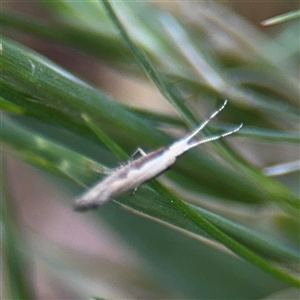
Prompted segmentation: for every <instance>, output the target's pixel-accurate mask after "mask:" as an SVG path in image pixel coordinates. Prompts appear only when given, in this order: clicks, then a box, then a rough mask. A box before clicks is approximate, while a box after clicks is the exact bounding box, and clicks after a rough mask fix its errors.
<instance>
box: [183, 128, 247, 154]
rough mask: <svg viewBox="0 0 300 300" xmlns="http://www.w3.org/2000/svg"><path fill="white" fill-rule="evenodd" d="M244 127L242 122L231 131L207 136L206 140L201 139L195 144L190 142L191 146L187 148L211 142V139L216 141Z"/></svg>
mask: <svg viewBox="0 0 300 300" xmlns="http://www.w3.org/2000/svg"><path fill="white" fill-rule="evenodd" d="M242 127H243V123H241V124H240V125H239V126H238V127H237V128H235V129H233V130H231V131H227V132H224V133H222V134H219V135H215V136H212V137H209V138H206V139H204V140H200V141H198V142H195V143H193V144H189V147H188V148H187V150H188V149H191V148H193V147H196V146H199V145H201V144H205V143H208V142H211V141H215V140H218V139H221V138H223V137H225V136H228V135H231V134H233V133H235V132H237V131H239V130H240V129H241V128H242Z"/></svg>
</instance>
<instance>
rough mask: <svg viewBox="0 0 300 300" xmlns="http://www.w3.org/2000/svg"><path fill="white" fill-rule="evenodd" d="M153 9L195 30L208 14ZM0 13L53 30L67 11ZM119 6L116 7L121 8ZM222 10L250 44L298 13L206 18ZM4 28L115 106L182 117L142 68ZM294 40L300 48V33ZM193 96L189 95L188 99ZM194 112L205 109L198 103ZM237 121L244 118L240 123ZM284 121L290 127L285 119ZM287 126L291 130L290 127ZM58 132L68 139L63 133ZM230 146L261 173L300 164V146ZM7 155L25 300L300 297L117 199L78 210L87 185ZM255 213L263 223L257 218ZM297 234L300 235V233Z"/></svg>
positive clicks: (255, 11) (291, 181)
mask: <svg viewBox="0 0 300 300" xmlns="http://www.w3.org/2000/svg"><path fill="white" fill-rule="evenodd" d="M62 3H63V2H62ZM66 3H67V2H66ZM82 3H83V4H84V2H82ZM142 4H143V3H142ZM148 4H149V5H150V6H155V7H156V9H158V10H162V11H166V12H170V14H171V15H173V16H175V17H176V18H179V19H180V20H181V21H182V22H183V23H184V22H186V23H187V24H188V25H189V26H193V25H192V24H195V23H197V22H198V21H199V23H201V21H200V20H197V16H198V15H197V12H198V10H201V9H202V8H201V3H200V2H192V1H191V2H189V1H181V2H180V1H179V2H176V3H171V2H170V3H169V2H162V3H159V2H151V1H148ZM134 5H135V4H134V3H133V4H131V8H133V9H134ZM1 6H2V7H1V10H2V13H4V14H5V15H9V16H12V17H16V18H18V16H22V17H28V18H29V19H31V20H35V18H37V19H39V20H45V24H51V23H52V24H55V23H56V20H55V18H56V17H55V16H56V14H57V16H59V15H60V16H62V11H63V8H62V6H57V7H55V2H54V4H53V5H48V4H45V3H43V2H42V1H41V2H39V1H36V2H32V1H22V2H13V1H11V2H2V5H1ZM114 7H115V9H116V10H118V4H117V3H116V4H115V5H114ZM223 8H224V11H226V13H228V12H230V14H232V16H234V17H236V18H237V21H239V20H241V24H242V25H243V28H242V29H243V30H244V29H245V26H246V27H247V26H249V39H250V36H253V34H255V33H256V32H259V35H260V36H259V38H257V37H253V38H254V39H256V38H257V39H261V38H265V37H266V40H268V41H269V40H271V39H272V38H273V37H274V36H278V35H279V33H282V31H284V30H285V27H284V26H285V25H284V24H279V25H277V26H273V27H263V26H261V24H260V22H262V21H263V20H265V19H268V18H270V17H273V16H276V15H280V14H283V13H286V12H290V11H293V10H296V9H298V8H299V2H298V1H259V2H258V1H222V5H221V4H218V5H216V6H215V7H214V6H212V7H206V8H205V9H206V10H207V14H211V15H214V13H218V14H221V13H222V9H223ZM59 9H61V11H59ZM138 9H140V6H139V8H138ZM214 9H216V10H218V12H217V11H214ZM117 12H118V11H117ZM203 22H204V21H203ZM220 22H222V20H221V19H220ZM202 26H204V25H203V24H202ZM2 29H3V30H2V31H3V34H4V35H5V36H8V37H10V38H12V39H14V40H16V41H18V42H20V43H21V44H23V45H26V46H27V47H29V48H31V49H33V50H35V51H36V52H38V53H40V54H42V55H43V56H45V57H47V58H49V59H50V60H52V61H54V62H55V63H57V64H58V65H60V66H61V67H63V68H64V69H66V70H67V71H69V72H70V73H72V74H74V75H76V76H78V77H79V78H81V79H83V80H84V81H86V82H88V83H90V84H92V85H94V86H96V87H97V88H99V89H100V90H102V91H104V92H105V93H107V94H108V95H110V96H111V97H112V98H113V99H115V101H117V102H119V103H122V104H124V105H128V106H130V107H131V108H135V109H137V110H139V109H142V110H145V111H152V112H153V113H154V114H155V113H157V114H162V115H165V116H169V117H171V118H178V113H177V112H176V110H175V109H174V107H172V106H171V104H170V103H168V102H167V101H165V100H164V96H163V95H162V94H161V93H160V92H159V91H158V89H157V88H156V87H154V85H153V84H152V83H150V82H149V80H148V79H147V78H146V77H145V76H141V75H140V71H136V69H138V68H137V66H134V67H132V66H130V67H129V69H130V68H132V69H134V72H131V73H130V72H128V70H127V69H126V67H124V65H122V63H120V64H119V65H118V62H115V63H114V62H112V61H111V60H109V59H107V58H106V57H105V58H104V59H101V57H97V56H96V55H92V54H91V53H89V52H88V51H81V50H80V49H79V48H77V49H76V48H75V47H72V46H71V45H66V44H64V43H60V42H59V41H53V40H51V39H50V38H49V39H47V38H40V37H39V36H38V34H32V33H30V32H27V31H26V30H25V31H24V30H20V29H19V28H14V27H13V26H3V28H2ZM195 32H196V29H195ZM298 33H299V32H298ZM208 34H209V32H208ZM251 38H252V37H251ZM294 38H295V39H298V42H299V35H298V37H294ZM222 42H224V43H225V44H226V40H225V41H220V44H222ZM207 43H208V44H210V46H207V49H209V47H211V43H213V42H212V41H211V40H209V39H208V40H207ZM220 44H219V46H220ZM215 46H216V47H217V43H216V44H215ZM174 47H176V45H174ZM220 47H221V46H220ZM228 48H229V49H230V46H228ZM220 52H222V51H220ZM225 54H226V53H225V52H224V55H225ZM229 63H230V62H229ZM245 68H247V66H246V65H245ZM129 74H130V75H129ZM187 96H190V95H188V93H187ZM192 97H193V95H192ZM229 100H230V99H229ZM204 103H206V105H204V104H203V107H204V108H203V110H202V109H201V111H200V110H199V109H198V110H197V109H196V112H197V113H198V112H199V113H200V112H201V116H202V117H205V116H207V115H209V113H210V112H211V111H212V110H213V108H214V106H212V105H211V104H210V102H209V101H206V102H204ZM194 105H195V106H194V107H197V106H199V102H197V103H196V104H194ZM201 105H202V103H201ZM229 105H230V101H229ZM197 113H196V115H197ZM279 119H280V118H279ZM241 121H242V120H241ZM255 121H258V124H259V123H260V124H261V120H259V119H258V120H253V124H254V125H255ZM229 122H230V123H239V122H240V120H239V119H238V117H235V119H233V120H230V121H229ZM280 122H281V123H280V124H284V121H282V120H280ZM282 122H283V123H282ZM253 124H252V125H253ZM284 126H286V128H288V129H293V128H292V126H291V125H288V124H285V125H284ZM180 132H182V131H180ZM57 134H58V135H59V134H61V132H60V131H59V130H58V131H57ZM63 137H64V135H63V134H62V138H63ZM233 140H234V139H233ZM237 140H238V139H237ZM75 142H76V141H74V143H75ZM232 144H233V145H234V146H235V147H236V149H238V150H240V151H242V152H243V156H244V157H245V158H247V159H248V160H249V161H250V162H251V163H252V164H254V165H255V166H257V167H258V168H261V169H263V168H265V167H268V166H270V165H273V164H277V163H281V162H284V161H296V160H297V159H299V149H298V147H297V145H296V146H295V145H294V144H284V145H282V144H279V145H276V144H272V145H271V148H272V153H270V144H268V143H266V144H264V143H262V142H255V141H254V140H246V138H244V139H243V143H238V141H237V142H236V143H234V141H233V142H232ZM81 146H82V148H84V145H81ZM141 146H143V145H133V146H132V147H133V148H136V147H141ZM162 146H164V145H162ZM132 150H134V149H132ZM9 152H10V150H8V148H4V150H3V152H2V165H3V169H4V170H3V171H2V177H4V178H3V179H2V180H3V183H2V185H5V189H6V190H8V191H9V197H8V199H9V201H10V202H11V204H9V205H8V208H7V211H8V212H9V214H8V215H9V216H11V217H13V218H14V225H13V226H12V234H13V235H14V236H15V237H17V239H18V246H17V251H19V252H21V253H22V255H21V256H20V261H19V262H18V261H16V264H17V265H18V266H19V267H20V266H21V268H22V269H23V272H25V273H26V276H25V277H24V278H23V279H22V280H23V282H24V290H27V291H26V292H24V294H26V293H28V294H29V295H31V296H33V297H35V299H88V298H91V297H99V298H100V297H103V298H108V299H297V297H298V296H299V294H298V292H297V291H296V290H293V289H290V288H289V287H288V286H287V285H286V284H284V283H283V282H280V281H278V280H276V279H274V278H273V277H271V276H270V275H267V274H265V273H263V272H262V271H261V270H260V269H258V268H257V267H255V266H253V265H251V264H250V263H248V262H245V261H242V260H240V259H237V258H236V257H235V256H233V255H231V254H228V253H227V252H226V251H225V250H224V249H223V250H221V251H220V250H219V249H218V247H219V246H218V247H217V246H216V245H214V246H213V247H211V245H210V244H209V243H208V241H207V240H205V241H204V242H203V241H202V242H201V241H199V237H195V236H188V235H185V234H183V233H182V232H180V230H174V228H172V226H164V225H162V224H161V223H159V222H153V220H151V219H150V218H144V217H142V216H141V215H137V214H133V213H132V212H130V210H126V209H124V208H122V207H121V206H120V205H118V204H116V203H113V202H111V203H109V204H107V205H105V206H104V207H101V208H100V209H99V211H97V212H91V213H86V214H78V213H74V211H73V210H72V203H73V199H74V198H75V197H76V195H78V193H80V192H81V191H82V190H83V189H82V188H81V187H79V186H76V185H75V184H70V182H69V181H68V180H67V179H61V178H58V177H56V176H55V175H51V174H49V173H46V172H45V171H42V170H39V169H37V168H35V167H33V166H30V165H29V164H27V163H25V162H23V161H22V160H20V159H19V158H18V156H17V155H14V154H13V155H11V153H9ZM298 179H299V174H298V172H297V173H293V174H291V175H290V176H289V177H282V178H281V179H280V181H281V183H283V184H284V185H286V186H287V187H288V188H289V189H290V190H292V191H293V192H294V193H296V194H297V193H299V186H298V184H299V182H298ZM211 205H212V206H214V205H215V207H216V208H217V207H219V210H218V209H216V211H218V212H222V211H223V210H225V208H224V207H220V206H218V202H217V201H214V200H212V202H211ZM231 205H232V204H229V207H230V209H231V208H234V209H233V210H231V212H230V213H229V215H230V216H231V218H232V219H233V220H235V219H239V221H240V220H241V219H242V220H243V221H242V222H243V223H244V225H247V226H248V225H249V224H250V223H252V228H254V229H256V230H258V231H262V232H264V233H265V232H267V230H268V229H269V228H272V227H273V226H274V224H273V223H272V220H273V219H270V218H268V214H272V210H271V211H270V210H269V209H267V210H264V208H263V209H257V207H255V206H251V207H248V208H247V209H248V210H247V211H246V210H245V207H244V205H242V204H241V205H239V204H238V203H235V204H234V205H232V206H231ZM204 207H205V206H204ZM230 209H229V210H230ZM100 210H101V211H100ZM235 214H237V215H238V217H237V215H235ZM253 215H255V219H252V216H253ZM256 218H258V219H260V222H259V223H255V222H256V221H255V220H256ZM282 218H284V216H283V217H282ZM285 224H286V223H285ZM293 226H294V225H293ZM298 229H299V228H298ZM295 231H296V233H297V229H296V230H295ZM298 233H299V232H298ZM2 247H3V245H2ZM5 260H6V256H5V255H4V261H5ZM16 268H18V267H17V266H16ZM7 272H8V271H7V270H6V269H5V267H4V269H3V271H2V281H3V282H2V289H3V290H2V291H1V292H2V295H3V296H2V299H10V296H9V295H10V291H9V289H11V288H12V287H13V283H12V281H11V280H7V278H8V277H7V276H6V274H8V273H7ZM10 278H12V277H10ZM7 281H10V285H9V284H8V282H7ZM16 282H17V281H16ZM18 288H19V287H18ZM276 295H278V296H276ZM276 297H277V298H276Z"/></svg>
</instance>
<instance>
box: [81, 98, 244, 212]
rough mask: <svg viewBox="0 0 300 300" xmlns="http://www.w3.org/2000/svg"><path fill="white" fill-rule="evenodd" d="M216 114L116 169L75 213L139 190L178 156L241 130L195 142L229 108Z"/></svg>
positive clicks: (82, 199) (82, 202)
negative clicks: (171, 140) (166, 144)
mask: <svg viewBox="0 0 300 300" xmlns="http://www.w3.org/2000/svg"><path fill="white" fill-rule="evenodd" d="M226 103H227V101H225V103H224V104H223V106H222V107H221V108H220V109H219V110H217V111H215V112H214V113H213V114H212V115H211V116H210V117H209V118H208V119H207V120H206V121H205V122H204V123H202V124H201V125H200V126H199V127H197V128H196V129H195V130H194V131H193V132H192V133H191V134H189V135H187V136H185V137H183V138H181V139H179V140H177V141H175V142H174V143H173V144H171V145H170V146H169V147H165V148H160V149H158V150H156V151H153V152H150V153H148V154H145V153H144V152H143V151H141V150H139V152H141V153H142V155H143V156H142V157H140V158H138V159H136V160H133V161H129V163H128V164H126V165H124V166H122V167H121V168H119V169H116V170H115V171H113V172H112V173H111V174H109V175H108V176H107V177H105V178H104V179H103V180H102V181H100V182H99V183H97V184H96V185H94V186H93V187H92V188H91V189H89V190H88V191H87V192H86V193H85V194H84V195H83V196H82V197H80V198H79V199H78V200H77V201H76V202H75V210H77V211H85V210H88V209H90V208H96V207H98V206H99V205H101V204H103V203H105V202H107V201H109V200H110V199H112V198H115V197H117V196H119V195H121V194H123V193H125V192H127V191H129V190H135V189H137V188H138V187H139V186H140V185H141V184H143V183H144V182H146V181H148V180H150V179H152V178H154V177H156V176H158V175H160V174H161V173H162V172H164V171H165V170H167V169H168V168H169V167H170V166H172V165H173V164H174V163H175V161H176V159H177V157H178V156H180V155H182V154H183V153H184V152H186V151H188V150H189V149H191V148H194V147H196V146H198V145H200V144H204V143H207V142H210V141H214V140H217V139H219V138H222V137H225V136H228V135H230V134H233V133H234V132H236V131H238V130H239V129H240V128H241V127H242V124H241V125H240V126H238V127H237V128H235V129H234V130H231V131H228V132H225V133H223V134H220V135H216V136H212V137H208V138H206V139H203V140H198V141H195V140H194V137H195V136H196V135H197V134H198V133H199V131H201V130H202V129H203V128H204V127H205V126H206V125H207V123H208V122H209V121H210V120H211V119H212V118H214V117H215V116H216V115H217V114H218V113H219V112H220V111H221V110H222V109H223V108H224V107H225V105H226Z"/></svg>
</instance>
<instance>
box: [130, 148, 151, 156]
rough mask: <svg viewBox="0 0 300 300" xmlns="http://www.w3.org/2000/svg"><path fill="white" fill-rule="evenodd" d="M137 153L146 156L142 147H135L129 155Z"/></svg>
mask: <svg viewBox="0 0 300 300" xmlns="http://www.w3.org/2000/svg"><path fill="white" fill-rule="evenodd" d="M137 154H140V155H141V156H146V155H147V153H146V152H145V151H144V150H143V149H142V148H137V149H136V150H135V151H134V152H133V154H132V155H131V157H132V158H133V157H135V156H136V155H137Z"/></svg>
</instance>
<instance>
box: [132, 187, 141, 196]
mask: <svg viewBox="0 0 300 300" xmlns="http://www.w3.org/2000/svg"><path fill="white" fill-rule="evenodd" d="M138 188H139V187H138V186H137V187H136V188H134V189H133V191H132V192H131V194H130V197H132V196H134V195H135V193H136V192H137V190H138Z"/></svg>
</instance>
